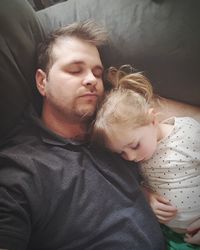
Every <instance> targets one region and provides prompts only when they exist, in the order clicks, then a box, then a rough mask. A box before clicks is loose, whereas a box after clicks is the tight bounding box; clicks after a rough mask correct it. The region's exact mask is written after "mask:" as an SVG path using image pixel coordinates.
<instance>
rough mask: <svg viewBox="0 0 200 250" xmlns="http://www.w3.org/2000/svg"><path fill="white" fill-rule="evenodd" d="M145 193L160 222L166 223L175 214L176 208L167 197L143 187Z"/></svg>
mask: <svg viewBox="0 0 200 250" xmlns="http://www.w3.org/2000/svg"><path fill="white" fill-rule="evenodd" d="M144 192H145V195H146V197H147V199H148V201H149V203H150V206H151V208H152V210H153V212H154V213H155V215H156V217H157V219H158V221H159V222H160V223H163V224H165V223H167V222H169V221H170V220H171V219H173V218H174V217H175V216H176V213H177V208H176V207H174V206H172V205H171V204H170V202H169V200H168V199H166V198H164V197H163V196H160V195H159V194H156V193H153V192H151V191H148V190H147V189H145V191H144Z"/></svg>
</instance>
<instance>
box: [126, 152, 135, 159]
mask: <svg viewBox="0 0 200 250" xmlns="http://www.w3.org/2000/svg"><path fill="white" fill-rule="evenodd" d="M125 154H126V159H127V160H128V161H135V160H136V152H134V151H133V150H126V152H125Z"/></svg>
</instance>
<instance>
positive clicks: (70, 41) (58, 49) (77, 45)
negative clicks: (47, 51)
mask: <svg viewBox="0 0 200 250" xmlns="http://www.w3.org/2000/svg"><path fill="white" fill-rule="evenodd" d="M52 55H53V56H54V57H55V58H58V57H64V56H65V57H67V58H68V59H69V60H72V61H74V62H76V61H77V62H81V61H84V57H87V60H89V58H90V59H91V60H95V61H96V63H97V64H98V65H100V66H101V67H103V66H102V62H101V59H100V55H99V52H98V49H97V48H96V46H94V45H93V44H91V43H89V42H86V41H83V40H81V39H78V38H74V37H63V38H59V39H58V40H57V41H56V43H55V44H54V46H53V48H52ZM81 56H83V60H82V59H81Z"/></svg>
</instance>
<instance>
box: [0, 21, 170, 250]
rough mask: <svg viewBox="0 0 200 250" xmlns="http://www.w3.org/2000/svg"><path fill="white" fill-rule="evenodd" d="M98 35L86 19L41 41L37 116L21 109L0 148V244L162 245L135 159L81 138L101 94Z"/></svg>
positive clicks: (20, 247) (117, 248)
mask: <svg viewBox="0 0 200 250" xmlns="http://www.w3.org/2000/svg"><path fill="white" fill-rule="evenodd" d="M104 42H105V33H104V32H103V31H102V30H101V29H99V28H98V27H96V26H95V25H94V24H93V23H91V22H88V23H87V22H86V23H76V24H72V25H70V26H68V27H65V28H61V29H60V30H58V31H56V32H55V33H53V34H52V35H51V36H49V38H48V39H47V40H46V41H45V42H44V44H43V45H42V46H41V48H40V52H39V59H38V67H39V69H38V70H37V72H36V83H37V88H38V90H39V92H40V94H41V95H42V97H43V107H42V112H41V117H40V118H39V117H38V116H37V114H35V112H34V111H29V114H28V115H27V117H25V119H24V121H23V124H22V125H21V127H20V128H18V130H17V133H16V134H17V135H16V136H15V137H13V138H11V139H10V140H8V141H7V143H6V144H5V145H4V147H3V148H2V149H1V152H0V184H1V188H0V248H3V249H11V250H24V249H31V250H33V249H34V250H39V249H46V250H47V249H53V250H58V249H63V250H64V249H71V250H72V249H73V250H84V249H87V250H89V249H90V250H108V249H109V250H122V249H124V250H125V249H127V250H130V249H134V250H137V249H138V250H142V249H144V250H146V249H148V250H151V249H152V250H153V249H154V250H162V249H165V246H164V240H163V237H162V234H161V231H160V228H159V225H158V223H157V221H156V219H155V217H154V215H153V214H152V211H151V210H150V208H149V206H148V204H147V202H146V201H145V198H144V196H143V194H142V193H141V191H140V189H139V185H138V182H137V169H136V167H133V166H132V167H130V166H128V165H127V164H125V163H124V162H123V161H122V160H121V159H120V158H118V157H117V156H115V155H112V154H110V153H108V152H104V151H102V150H99V149H94V148H92V147H90V146H89V145H88V143H87V134H88V126H89V124H90V122H91V120H92V119H93V117H94V114H95V110H96V107H97V105H98V103H99V101H100V99H101V97H102V95H103V89H104V88H103V82H102V74H103V65H102V62H101V60H100V56H99V51H98V49H99V48H100V47H101V45H103V44H104Z"/></svg>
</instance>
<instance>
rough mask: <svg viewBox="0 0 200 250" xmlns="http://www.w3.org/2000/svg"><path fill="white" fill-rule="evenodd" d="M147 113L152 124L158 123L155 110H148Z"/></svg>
mask: <svg viewBox="0 0 200 250" xmlns="http://www.w3.org/2000/svg"><path fill="white" fill-rule="evenodd" d="M148 113H149V115H150V116H151V117H152V123H153V124H154V125H156V124H157V123H158V119H157V114H156V112H155V110H154V109H153V108H150V109H149V112H148Z"/></svg>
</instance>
